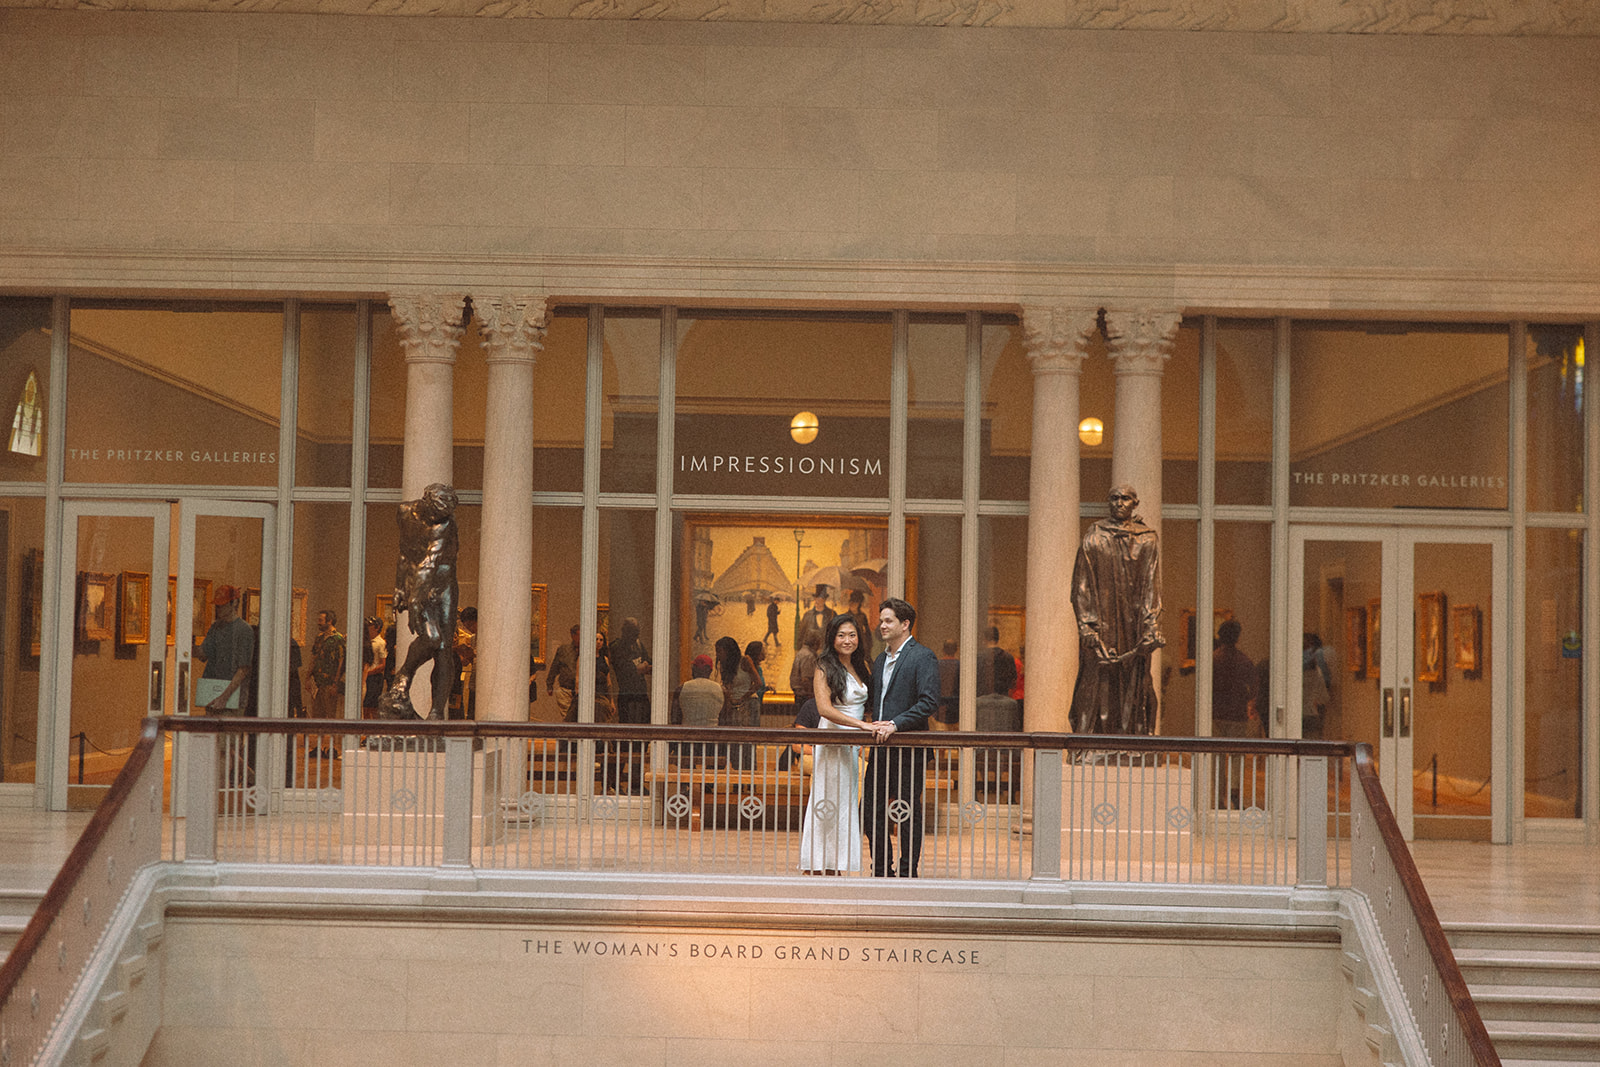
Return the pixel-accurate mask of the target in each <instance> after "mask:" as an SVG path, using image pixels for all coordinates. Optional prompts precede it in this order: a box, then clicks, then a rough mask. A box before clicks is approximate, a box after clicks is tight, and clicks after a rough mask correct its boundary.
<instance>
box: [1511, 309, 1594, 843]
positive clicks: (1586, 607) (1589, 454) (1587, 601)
mask: <svg viewBox="0 0 1600 1067" xmlns="http://www.w3.org/2000/svg"><path fill="white" fill-rule="evenodd" d="M1583 335H1584V342H1583V347H1584V355H1585V357H1586V358H1585V362H1587V361H1588V358H1592V357H1593V355H1594V354H1595V353H1600V321H1597V322H1591V323H1589V324H1588V325H1587V326H1586V327H1585V328H1584V331H1583ZM1584 372H1585V376H1586V377H1587V375H1588V368H1587V367H1585V368H1584ZM1590 394H1591V385H1590V383H1589V382H1587V381H1585V382H1584V401H1583V406H1584V412H1583V433H1584V441H1583V444H1584V449H1583V452H1584V464H1583V508H1584V512H1585V516H1586V518H1587V520H1588V525H1587V527H1586V529H1585V531H1584V538H1583V620H1582V627H1583V636H1582V638H1581V640H1582V641H1583V647H1584V648H1586V649H1594V648H1600V507H1597V506H1596V504H1595V501H1596V500H1600V414H1596V412H1595V406H1594V403H1593V401H1592V399H1591V398H1590ZM1582 662H1583V681H1582V686H1583V737H1584V751H1583V757H1582V766H1583V814H1584V824H1585V826H1586V827H1587V830H1588V833H1587V835H1586V836H1587V839H1588V840H1589V841H1590V842H1591V843H1593V842H1594V841H1596V840H1600V748H1597V747H1596V739H1597V738H1600V656H1596V655H1594V654H1593V653H1591V654H1589V655H1586V656H1584V657H1583V661H1582ZM1512 669H1513V670H1516V669H1518V667H1515V666H1514V667H1513V668H1512Z"/></svg>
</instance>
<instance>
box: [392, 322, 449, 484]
mask: <svg viewBox="0 0 1600 1067" xmlns="http://www.w3.org/2000/svg"><path fill="white" fill-rule="evenodd" d="M465 306H466V295H465V294H463V293H440V292H405V293H391V294H389V309H390V311H391V312H392V313H393V314H394V320H395V325H396V327H397V328H398V329H399V332H400V347H401V349H402V350H403V351H404V352H405V357H406V433H405V452H404V455H403V458H402V461H401V462H402V465H401V472H400V491H401V493H402V495H403V496H404V498H405V499H406V500H415V499H416V498H417V497H419V496H421V495H422V491H423V490H424V489H426V488H427V487H428V486H430V485H432V484H433V483H434V482H443V483H444V484H446V485H454V484H455V459H454V449H455V367H456V352H457V351H458V350H459V349H460V348H461V335H462V333H463V332H464V331H463V329H462V326H461V317H462V310H463V309H464V308H465Z"/></svg>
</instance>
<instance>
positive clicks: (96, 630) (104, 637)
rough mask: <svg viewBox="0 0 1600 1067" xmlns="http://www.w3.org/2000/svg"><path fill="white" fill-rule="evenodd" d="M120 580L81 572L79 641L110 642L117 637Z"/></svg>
mask: <svg viewBox="0 0 1600 1067" xmlns="http://www.w3.org/2000/svg"><path fill="white" fill-rule="evenodd" d="M116 613H117V576H116V575H115V574H107V573H105V572H104V571H79V572H78V637H79V638H81V639H82V640H84V641H110V640H111V639H112V638H113V637H115V636H116V633H115V627H116V621H117V614H116Z"/></svg>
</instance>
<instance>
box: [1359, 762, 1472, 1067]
mask: <svg viewBox="0 0 1600 1067" xmlns="http://www.w3.org/2000/svg"><path fill="white" fill-rule="evenodd" d="M1353 763H1354V766H1355V776H1356V781H1358V782H1360V783H1361V793H1362V796H1364V797H1366V800H1367V805H1368V806H1369V807H1371V808H1372V815H1373V821H1374V822H1375V823H1376V824H1377V827H1378V836H1379V837H1380V838H1382V839H1383V847H1384V849H1385V850H1386V851H1387V852H1388V853H1389V860H1390V862H1391V863H1393V864H1394V870H1395V874H1396V875H1398V876H1399V878H1400V885H1401V887H1402V888H1403V889H1404V890H1405V894H1406V899H1407V900H1408V901H1409V902H1410V904H1411V910H1412V912H1413V913H1414V914H1415V915H1416V917H1417V924H1418V926H1420V927H1421V928H1422V940H1423V943H1424V944H1426V945H1427V946H1428V955H1430V956H1432V957H1433V965H1434V966H1435V967H1436V968H1438V971H1439V980H1440V981H1441V982H1442V983H1444V988H1445V992H1446V993H1448V994H1449V996H1450V1006H1451V1007H1452V1008H1453V1009H1455V1013H1456V1021H1457V1022H1458V1023H1460V1024H1461V1031H1462V1033H1464V1034H1465V1035H1466V1038H1467V1045H1468V1047H1469V1048H1470V1049H1471V1050H1472V1057H1473V1059H1474V1060H1475V1061H1476V1062H1478V1063H1480V1064H1483V1065H1485V1067H1499V1065H1500V1054H1499V1053H1497V1052H1496V1051H1495V1048H1494V1042H1493V1041H1491V1040H1490V1038H1489V1031H1488V1030H1487V1029H1486V1028H1485V1027H1484V1025H1483V1017H1482V1016H1481V1015H1479V1014H1478V1005H1477V1004H1475V1003H1474V1002H1473V1000H1472V993H1471V991H1469V990H1468V989H1467V980H1466V979H1465V978H1464V977H1462V975H1461V968H1460V967H1459V966H1457V964H1456V955H1455V952H1454V951H1452V950H1451V948H1450V941H1449V939H1448V938H1447V937H1445V933H1444V927H1442V926H1440V925H1439V916H1438V915H1437V914H1435V913H1434V910H1433V901H1432V900H1430V899H1429V898H1428V890H1427V889H1426V888H1425V887H1424V886H1423V884H1422V875H1421V874H1419V873H1418V872H1417V865H1416V863H1415V862H1413V861H1412V859H1411V849H1410V848H1408V847H1407V846H1406V841H1405V835H1403V834H1402V833H1401V832H1400V824H1399V823H1398V822H1397V821H1395V817H1394V811H1393V809H1391V808H1390V807H1389V801H1388V799H1387V798H1386V797H1385V796H1384V795H1383V783H1382V782H1380V781H1379V780H1378V769H1377V765H1376V762H1375V761H1374V759H1373V757H1372V746H1371V745H1369V744H1366V743H1365V742H1362V743H1361V744H1358V745H1356V746H1355V759H1354V761H1353Z"/></svg>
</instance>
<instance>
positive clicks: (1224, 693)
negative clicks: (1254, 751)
mask: <svg viewBox="0 0 1600 1067" xmlns="http://www.w3.org/2000/svg"><path fill="white" fill-rule="evenodd" d="M1243 632H1244V627H1242V626H1240V625H1239V620H1237V619H1228V620H1226V621H1225V622H1223V624H1222V625H1221V626H1220V627H1218V628H1217V641H1218V645H1217V649H1216V651H1215V652H1213V653H1211V727H1212V729H1211V733H1212V736H1213V737H1259V736H1261V722H1260V716H1259V714H1258V713H1257V710H1256V665H1255V664H1254V663H1252V662H1250V657H1249V656H1247V655H1245V654H1244V653H1243V652H1241V651H1240V650H1239V635H1240V634H1241V633H1243Z"/></svg>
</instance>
